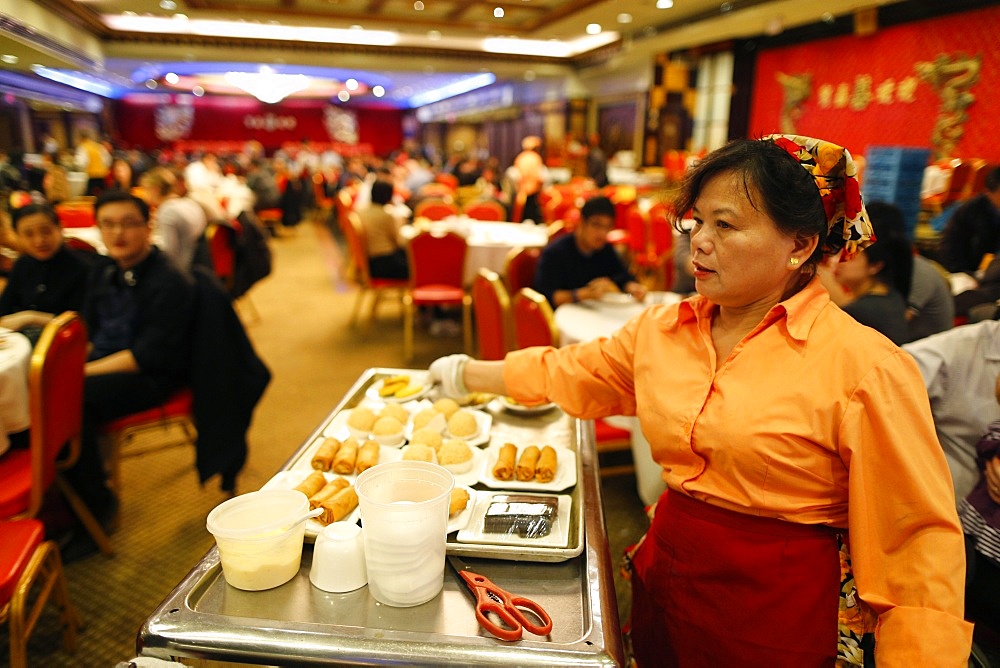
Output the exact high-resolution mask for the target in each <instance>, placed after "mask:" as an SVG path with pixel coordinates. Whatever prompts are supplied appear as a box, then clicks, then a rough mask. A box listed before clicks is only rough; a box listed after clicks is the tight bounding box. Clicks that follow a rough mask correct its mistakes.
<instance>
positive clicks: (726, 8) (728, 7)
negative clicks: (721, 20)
mask: <svg viewBox="0 0 1000 668" xmlns="http://www.w3.org/2000/svg"><path fill="white" fill-rule="evenodd" d="M732 10H733V3H731V2H729V0H726V2H723V3H722V4H721V5H719V11H720V12H723V13H725V12H730V11H732Z"/></svg>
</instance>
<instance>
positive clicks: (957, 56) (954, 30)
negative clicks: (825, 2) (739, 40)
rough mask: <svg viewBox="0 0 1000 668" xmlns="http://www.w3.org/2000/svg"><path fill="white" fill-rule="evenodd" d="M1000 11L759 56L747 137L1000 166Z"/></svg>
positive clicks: (939, 19) (984, 12)
mask: <svg viewBox="0 0 1000 668" xmlns="http://www.w3.org/2000/svg"><path fill="white" fill-rule="evenodd" d="M998 25H1000V7H992V8H988V9H981V10H976V11H970V12H965V13H962V14H955V15H951V16H943V17H938V18H935V19H932V20H926V21H917V22H913V23H908V24H905V25H900V26H893V27H889V28H884V29H880V30H878V31H877V32H876V33H875V34H873V35H871V36H867V37H856V36H845V37H836V38H831V39H826V40H820V41H816V42H810V43H808V44H800V45H796V46H791V47H783V48H776V49H769V50H766V51H762V52H761V53H760V54H759V57H758V61H757V72H756V78H755V82H754V95H753V104H752V108H751V115H750V127H749V131H748V132H749V136H751V137H755V136H760V135H764V134H769V133H772V132H785V131H788V128H793V129H794V132H795V133H796V134H802V135H808V136H813V137H821V138H823V139H827V140H829V141H833V142H836V143H838V144H841V145H843V146H846V147H847V148H848V149H849V150H850V151H851V152H852V153H858V154H864V153H865V152H866V151H867V148H868V146H872V145H894V146H895V145H898V146H920V147H927V148H935V147H936V146H937V145H939V144H941V143H942V142H943V143H945V144H947V143H948V142H950V143H951V146H950V150H948V151H946V153H947V154H948V155H949V157H959V158H966V159H968V158H985V159H987V160H990V161H991V162H1000V142H997V141H996V139H997V135H996V129H995V120H994V117H995V105H994V104H993V101H994V100H995V99H996V95H997V90H998V89H1000V40H997V38H996V27H997V26H998Z"/></svg>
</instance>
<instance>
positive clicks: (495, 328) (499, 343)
mask: <svg viewBox="0 0 1000 668" xmlns="http://www.w3.org/2000/svg"><path fill="white" fill-rule="evenodd" d="M472 308H473V313H474V314H475V318H476V336H477V338H478V341H479V359H481V360H502V359H503V358H504V356H506V355H507V352H508V351H509V350H510V349H511V345H510V342H511V332H510V296H509V295H508V293H507V288H505V287H504V284H503V281H501V280H500V277H499V276H498V275H497V273H496V272H495V271H490V270H489V269H486V268H485V267H484V268H482V269H480V270H479V273H478V274H477V275H476V278H475V280H473V281H472Z"/></svg>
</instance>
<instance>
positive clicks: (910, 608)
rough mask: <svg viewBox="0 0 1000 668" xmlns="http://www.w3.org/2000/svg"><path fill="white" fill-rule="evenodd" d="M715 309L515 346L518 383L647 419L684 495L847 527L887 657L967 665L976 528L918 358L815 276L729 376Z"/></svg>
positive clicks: (577, 408) (688, 304) (568, 401)
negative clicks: (714, 330) (963, 509)
mask: <svg viewBox="0 0 1000 668" xmlns="http://www.w3.org/2000/svg"><path fill="white" fill-rule="evenodd" d="M714 311H715V306H714V305H713V304H712V303H710V302H709V301H708V300H706V299H704V298H703V297H700V296H695V297H692V298H690V299H688V300H685V301H684V302H681V303H680V304H674V305H669V306H654V307H650V308H649V309H646V310H645V311H644V312H643V313H641V314H640V315H638V316H637V317H635V318H634V319H633V320H631V321H630V322H629V323H627V324H626V325H625V326H624V327H623V328H622V329H621V330H619V331H618V332H617V333H616V334H615V335H614V336H613V337H611V338H610V339H597V340H594V341H590V342H586V343H581V344H577V345H575V346H569V347H565V348H559V349H556V348H529V349H526V350H523V351H517V352H514V353H511V354H510V355H508V356H507V363H506V365H505V367H504V380H505V382H506V384H507V387H508V389H509V392H510V394H511V395H512V396H513V397H514V398H515V399H517V400H518V401H522V402H529V403H531V402H540V401H554V402H556V403H558V404H559V405H560V406H561V407H563V408H564V409H565V410H566V411H567V412H569V413H570V414H571V415H574V416H577V417H581V418H596V417H604V416H609V415H637V416H638V418H639V423H640V425H641V427H642V431H643V434H644V435H645V436H646V438H647V439H648V440H649V444H650V448H651V450H652V455H653V459H654V460H655V461H656V462H657V463H659V464H660V465H661V466H662V467H663V478H664V480H665V481H666V483H667V486H668V487H669V488H670V489H671V490H672V491H676V492H681V493H684V494H688V495H690V496H692V497H694V498H696V499H700V500H702V501H705V502H707V503H711V504H713V505H718V506H722V507H724V508H728V509H730V510H734V511H737V512H742V513H747V514H751V515H761V516H765V517H773V518H778V519H782V520H786V521H789V522H800V523H804V524H824V525H829V526H832V527H846V528H847V529H849V535H850V549H851V556H852V562H853V568H854V575H855V583H856V585H857V588H858V593H859V595H860V597H861V599H862V600H863V601H865V602H866V603H867V604H868V605H869V606H871V607H872V608H873V609H874V611H875V612H876V613H878V614H879V623H878V629H877V631H876V638H877V642H876V656H877V660H878V662H879V666H880V667H881V666H897V665H898V666H914V665H923V666H930V665H935V666H938V665H940V666H945V665H954V666H958V665H966V664H967V661H968V656H969V651H970V647H971V643H972V625H971V624H968V623H967V622H965V621H963V596H964V574H965V555H964V545H963V538H962V530H961V526H960V524H959V521H958V517H957V514H956V511H955V504H954V496H953V492H952V485H951V477H950V475H949V473H948V468H947V464H946V463H945V459H944V456H943V454H942V451H941V447H940V445H939V444H938V442H937V438H936V436H935V432H934V424H933V420H932V418H931V412H930V406H929V402H928V399H927V392H926V390H925V389H924V384H923V380H922V379H921V376H920V372H919V370H918V369H917V366H916V364H915V363H914V362H913V360H912V358H910V356H909V355H907V354H906V353H905V352H903V351H902V350H900V349H899V348H897V347H896V346H895V345H893V344H892V343H891V342H890V341H889V340H888V339H886V338H884V337H883V336H881V335H880V334H878V333H877V332H876V331H875V330H873V329H869V328H867V327H864V326H862V325H860V324H858V323H857V322H856V321H855V320H854V319H853V318H851V317H850V316H849V315H847V314H846V313H844V312H843V311H842V310H840V309H839V308H838V307H837V306H835V305H834V304H833V303H832V302H831V301H830V298H829V294H828V293H827V292H826V290H825V289H824V288H823V287H822V286H821V285H820V284H819V282H818V281H817V280H814V281H812V282H811V283H810V284H809V285H808V286H807V287H806V288H805V289H803V290H802V291H800V292H799V293H798V294H796V295H794V296H792V297H791V298H789V299H788V300H786V301H784V302H782V303H780V304H778V305H777V306H775V307H774V308H772V309H771V310H770V312H769V313H768V314H767V316H766V317H765V318H764V320H763V321H762V322H761V323H760V325H758V326H757V327H756V328H755V329H754V330H753V331H752V332H750V333H749V334H748V335H747V336H746V337H744V339H743V340H742V341H740V342H739V343H738V344H737V345H736V347H735V348H734V349H733V351H732V352H731V353H730V355H729V357H728V359H726V360H725V362H724V363H723V364H722V365H721V366H719V367H718V370H716V366H717V365H716V356H715V349H714V347H713V345H712V337H711V324H712V316H713V313H714Z"/></svg>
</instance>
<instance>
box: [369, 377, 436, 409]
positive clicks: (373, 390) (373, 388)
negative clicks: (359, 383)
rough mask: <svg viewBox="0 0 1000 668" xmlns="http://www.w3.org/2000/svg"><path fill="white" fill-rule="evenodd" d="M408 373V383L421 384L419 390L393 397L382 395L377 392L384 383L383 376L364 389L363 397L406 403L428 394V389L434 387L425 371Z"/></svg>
mask: <svg viewBox="0 0 1000 668" xmlns="http://www.w3.org/2000/svg"><path fill="white" fill-rule="evenodd" d="M409 375H410V385H420V386H421V388H420V391H419V392H416V393H415V394H411V395H409V396H407V397H395V396H391V395H390V396H388V397H383V396H381V395H380V394H379V390H381V389H382V385H383V384H384V383H385V378H383V379H381V380H377V381H375V382H374V383H372V384H371V385H369V386H368V389H367V390H365V397H367V398H368V399H370V400H372V401H379V402H390V403H397V404H399V403H406V402H408V401H416V400H418V399H422V398H423V397H426V396H427V395H428V394H430V391H431V390H432V389H433V388H434V386H433V385H432V384H431V383H430V382H428V380H427V373H426V372H423V373H416V374H409Z"/></svg>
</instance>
